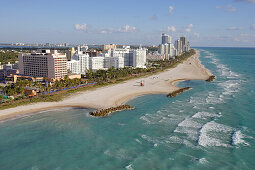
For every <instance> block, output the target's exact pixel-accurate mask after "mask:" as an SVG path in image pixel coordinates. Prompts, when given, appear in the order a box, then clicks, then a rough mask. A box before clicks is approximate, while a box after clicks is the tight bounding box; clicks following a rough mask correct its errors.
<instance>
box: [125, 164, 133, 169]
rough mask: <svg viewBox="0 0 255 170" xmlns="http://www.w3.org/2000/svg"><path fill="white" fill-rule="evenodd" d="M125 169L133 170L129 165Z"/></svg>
mask: <svg viewBox="0 0 255 170" xmlns="http://www.w3.org/2000/svg"><path fill="white" fill-rule="evenodd" d="M125 168H126V169H128V170H133V168H132V164H129V165H128V166H126V167H125Z"/></svg>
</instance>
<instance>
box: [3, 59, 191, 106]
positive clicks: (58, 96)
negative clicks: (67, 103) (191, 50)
mask: <svg viewBox="0 0 255 170" xmlns="http://www.w3.org/2000/svg"><path fill="white" fill-rule="evenodd" d="M189 57H191V56H187V57H186V58H184V59H182V60H179V61H178V62H176V63H174V64H173V65H170V66H168V67H165V68H161V69H158V70H156V71H153V72H147V73H142V74H140V75H136V76H134V77H126V78H122V79H118V80H115V81H114V82H112V81H111V82H100V83H97V84H95V85H93V86H86V87H79V88H76V89H70V90H66V91H60V92H57V93H53V94H47V95H40V96H36V97H33V98H29V99H21V100H16V101H11V102H8V103H3V104H0V110H4V109H8V108H14V107H17V106H21V105H28V104H31V103H38V102H58V101H61V100H63V99H64V98H66V97H69V96H70V95H71V94H74V93H77V92H83V91H87V90H91V89H96V88H99V87H103V86H108V85H112V84H118V83H121V82H124V81H127V80H131V79H137V78H141V77H147V76H150V75H153V74H156V73H160V72H163V71H165V70H167V69H170V68H175V67H176V66H177V65H179V64H180V63H183V62H184V61H185V60H187V59H188V58H189Z"/></svg>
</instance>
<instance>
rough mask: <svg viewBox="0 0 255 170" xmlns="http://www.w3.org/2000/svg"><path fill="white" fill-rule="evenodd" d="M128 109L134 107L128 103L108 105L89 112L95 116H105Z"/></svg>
mask: <svg viewBox="0 0 255 170" xmlns="http://www.w3.org/2000/svg"><path fill="white" fill-rule="evenodd" d="M130 109H134V107H133V106H130V105H121V106H117V107H110V108H108V109H102V110H96V111H93V112H90V115H91V116H95V117H106V116H108V115H109V114H111V113H113V112H117V111H123V110H130Z"/></svg>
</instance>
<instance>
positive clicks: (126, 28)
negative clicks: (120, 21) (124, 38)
mask: <svg viewBox="0 0 255 170" xmlns="http://www.w3.org/2000/svg"><path fill="white" fill-rule="evenodd" d="M118 32H136V27H133V26H130V25H125V26H123V27H121V28H120V29H118Z"/></svg>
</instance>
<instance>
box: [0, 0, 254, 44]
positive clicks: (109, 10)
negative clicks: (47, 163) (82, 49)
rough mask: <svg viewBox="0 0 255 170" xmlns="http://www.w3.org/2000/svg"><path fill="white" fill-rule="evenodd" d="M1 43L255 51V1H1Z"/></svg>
mask: <svg viewBox="0 0 255 170" xmlns="http://www.w3.org/2000/svg"><path fill="white" fill-rule="evenodd" d="M0 2H1V5H0V23H1V24H0V42H2V43H14V42H22V43H47V42H49V43H64V42H66V43H70V44H83V43H84V44H107V43H116V44H145V45H158V44H159V43H160V36H161V33H162V32H164V33H167V34H170V35H172V36H173V39H177V37H179V36H181V35H185V36H187V37H188V39H189V40H190V42H191V44H192V45H193V46H225V47H227V46H233V47H235V46H237V47H238V46H240V47H255V19H254V18H255V0H157V1H156V0H72V1H71V0H8V1H5V0H1V1H0Z"/></svg>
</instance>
